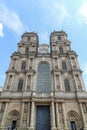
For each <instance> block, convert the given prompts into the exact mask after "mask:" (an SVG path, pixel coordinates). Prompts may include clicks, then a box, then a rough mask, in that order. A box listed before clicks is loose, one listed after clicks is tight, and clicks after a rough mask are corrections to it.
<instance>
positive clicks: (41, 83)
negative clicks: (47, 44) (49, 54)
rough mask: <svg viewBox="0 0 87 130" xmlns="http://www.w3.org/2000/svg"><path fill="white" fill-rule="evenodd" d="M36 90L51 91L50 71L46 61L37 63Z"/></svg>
mask: <svg viewBox="0 0 87 130" xmlns="http://www.w3.org/2000/svg"><path fill="white" fill-rule="evenodd" d="M36 91H37V92H41V93H48V92H51V71H50V65H49V63H47V62H41V63H40V64H39V65H38V68H37V83H36Z"/></svg>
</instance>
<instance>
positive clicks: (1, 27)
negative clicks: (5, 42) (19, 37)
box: [0, 23, 4, 37]
mask: <svg viewBox="0 0 87 130" xmlns="http://www.w3.org/2000/svg"><path fill="white" fill-rule="evenodd" d="M3 36H4V34H3V24H2V23H0V37H3Z"/></svg>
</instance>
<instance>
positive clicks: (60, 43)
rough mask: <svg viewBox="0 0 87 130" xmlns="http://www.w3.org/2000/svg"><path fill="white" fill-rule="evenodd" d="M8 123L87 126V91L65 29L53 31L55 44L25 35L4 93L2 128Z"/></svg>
mask: <svg viewBox="0 0 87 130" xmlns="http://www.w3.org/2000/svg"><path fill="white" fill-rule="evenodd" d="M49 47H50V49H49ZM7 128H10V129H11V130H13V129H16V128H17V130H83V129H84V130H87V92H86V89H85V86H84V82H83V79H82V71H81V69H80V67H79V63H78V59H77V54H76V52H75V51H73V50H72V49H71V43H70V41H69V40H68V39H67V34H66V33H65V32H63V31H54V32H52V33H51V35H50V45H47V44H40V45H39V40H38V35H37V34H36V33H34V32H26V33H24V34H23V35H22V37H21V41H20V42H19V43H18V49H17V51H16V52H14V53H13V54H12V56H11V63H10V65H9V69H8V71H7V75H6V80H5V84H4V87H3V90H2V92H1V95H0V130H5V129H7Z"/></svg>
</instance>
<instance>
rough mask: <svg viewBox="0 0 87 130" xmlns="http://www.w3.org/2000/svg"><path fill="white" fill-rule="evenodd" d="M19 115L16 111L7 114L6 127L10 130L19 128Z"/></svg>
mask: <svg viewBox="0 0 87 130" xmlns="http://www.w3.org/2000/svg"><path fill="white" fill-rule="evenodd" d="M19 121H20V113H19V112H18V111H17V110H13V111H11V112H10V113H9V114H8V117H7V120H6V126H7V127H10V128H11V130H13V129H15V128H17V127H19Z"/></svg>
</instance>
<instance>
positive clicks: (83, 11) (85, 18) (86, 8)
mask: <svg viewBox="0 0 87 130" xmlns="http://www.w3.org/2000/svg"><path fill="white" fill-rule="evenodd" d="M78 14H79V16H80V23H84V24H87V3H84V4H83V5H82V6H81V7H80V9H79V11H78Z"/></svg>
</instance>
